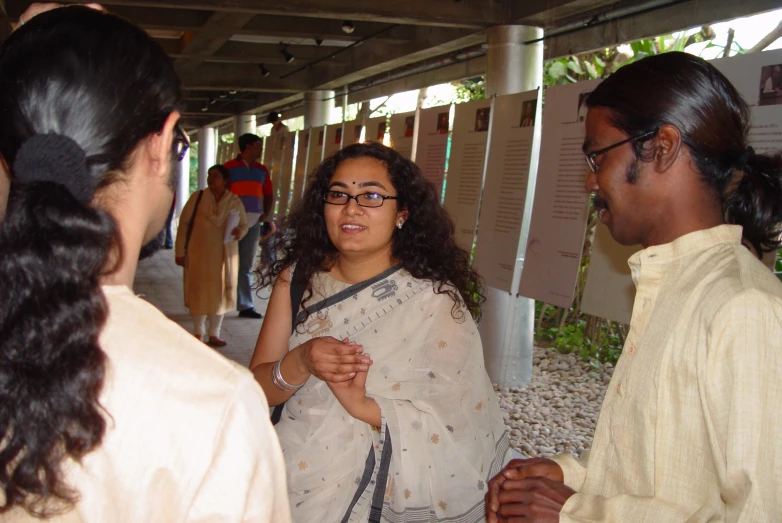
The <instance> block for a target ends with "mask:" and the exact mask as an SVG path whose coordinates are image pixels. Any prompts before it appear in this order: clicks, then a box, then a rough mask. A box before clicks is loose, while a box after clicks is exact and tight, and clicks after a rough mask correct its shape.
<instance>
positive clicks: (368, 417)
mask: <svg viewBox="0 0 782 523" xmlns="http://www.w3.org/2000/svg"><path fill="white" fill-rule="evenodd" d="M368 374H369V372H366V371H361V372H357V373H356V375H355V377H353V378H352V379H349V380H347V381H341V382H339V383H333V382H327V383H326V384H327V385H328V386H329V389H331V392H332V393H333V394H334V396H335V397H336V398H337V401H339V402H340V404H342V407H344V409H345V410H346V411H348V414H350V415H351V416H353V417H354V418H356V419H357V420H361V421H363V422H364V423H368V424H370V425H372V426H373V427H379V426H380V424H381V416H380V407H379V406H378V404H377V402H376V401H375V400H373V399H372V398H367V375H368Z"/></svg>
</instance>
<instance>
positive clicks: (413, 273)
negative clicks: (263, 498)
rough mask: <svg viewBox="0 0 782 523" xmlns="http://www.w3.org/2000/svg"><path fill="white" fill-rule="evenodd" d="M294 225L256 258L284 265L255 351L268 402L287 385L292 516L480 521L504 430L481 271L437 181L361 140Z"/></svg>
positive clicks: (503, 446) (331, 164)
mask: <svg viewBox="0 0 782 523" xmlns="http://www.w3.org/2000/svg"><path fill="white" fill-rule="evenodd" d="M286 231H287V232H286V237H285V238H284V240H283V242H282V244H283V245H282V257H281V258H280V260H279V261H278V262H276V264H272V265H271V266H267V267H265V268H262V269H261V276H262V278H261V279H262V283H261V284H262V285H266V284H268V283H270V282H271V280H272V279H273V278H274V277H275V276H279V277H278V278H277V279H276V282H275V284H274V290H273V292H272V296H271V299H270V303H269V307H268V313H267V316H266V319H265V321H264V325H263V327H262V330H261V334H260V336H259V338H258V343H257V345H256V350H255V354H254V356H253V360H252V362H251V364H250V366H251V369H252V370H253V373H254V374H255V376H256V379H257V380H258V382H259V383H260V384H261V386H262V387H263V388H264V392H265V393H266V395H267V397H268V399H269V404H270V405H275V404H280V403H282V402H283V401H286V400H287V401H286V403H285V406H284V410H283V412H282V416H281V420H280V422H279V423H278V424H277V433H278V435H279V437H280V443H281V445H282V447H283V455H284V456H285V461H286V466H287V473H288V487H289V495H290V498H291V505H292V507H291V510H292V516H293V520H294V521H296V522H302V523H304V522H308V523H309V522H316V521H322V522H329V523H331V522H340V521H345V522H366V521H370V522H380V521H387V522H408V523H412V522H430V521H457V522H465V523H467V522H479V521H484V502H483V499H484V495H485V493H486V484H487V481H488V479H489V478H491V477H492V475H493V474H494V473H495V472H496V471H497V470H499V469H500V468H501V466H502V465H503V463H505V462H506V461H507V459H508V455H509V445H508V438H507V435H506V432H505V425H504V422H503V417H502V415H501V412H500V409H499V404H498V401H497V398H496V395H495V393H494V390H493V387H492V384H491V382H490V380H489V378H488V375H487V374H486V370H485V367H484V362H483V351H482V347H481V341H480V336H479V334H478V331H477V328H476V325H475V321H474V318H475V317H477V316H478V315H479V311H480V303H481V301H482V296H481V294H480V284H479V279H478V276H477V274H475V272H473V271H472V269H471V268H470V265H469V256H468V254H467V253H466V252H465V251H464V250H462V249H460V248H459V247H458V246H457V245H456V242H455V240H454V237H453V225H452V223H451V221H450V220H449V218H448V216H447V214H446V213H445V211H444V210H443V209H442V207H441V205H440V203H439V198H438V197H437V195H436V194H435V191H434V189H433V188H432V186H431V185H430V184H428V183H427V182H426V181H425V179H424V178H423V175H422V174H421V172H420V170H419V169H418V167H416V166H415V164H413V163H412V162H410V161H408V160H405V159H404V158H402V156H401V155H399V154H398V153H397V152H395V151H393V150H392V149H389V148H387V147H385V146H383V145H380V144H374V143H373V144H357V145H351V146H349V147H346V148H345V149H343V150H342V151H340V152H338V153H337V154H336V155H335V156H334V157H332V158H329V159H327V160H325V161H324V162H323V164H322V165H321V166H320V167H319V168H318V169H317V170H316V172H315V173H314V174H313V181H312V183H311V185H310V187H309V188H308V189H307V193H306V195H305V197H304V199H303V200H302V202H301V203H300V204H299V206H298V207H297V208H296V209H295V210H294V211H293V213H292V214H291V216H290V217H289V219H288V221H287V223H286ZM291 282H293V284H292V283H291ZM305 287H306V291H304V289H305ZM302 291H303V292H304V293H303V297H301V298H300V296H301V292H302ZM291 300H295V301H294V302H292V301H291ZM292 303H295V304H296V305H295V307H293V308H292V306H291V304H292ZM294 311H295V312H296V319H295V322H294V319H293V315H294ZM294 324H295V326H296V327H295V329H292V326H293V325H294ZM292 330H293V334H292V335H291V331H292ZM340 340H344V341H340ZM348 340H349V341H348ZM370 354H371V356H370Z"/></svg>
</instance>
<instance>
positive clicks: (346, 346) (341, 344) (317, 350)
mask: <svg viewBox="0 0 782 523" xmlns="http://www.w3.org/2000/svg"><path fill="white" fill-rule="evenodd" d="M293 350H294V351H295V353H296V357H297V358H298V363H299V367H300V369H301V370H302V371H306V372H308V373H309V374H312V375H313V376H315V377H316V378H318V379H319V380H322V381H325V382H327V383H329V382H332V383H336V382H342V381H347V380H350V379H351V378H353V377H354V376H355V375H356V373H358V372H366V371H368V370H369V366H370V365H371V364H372V360H370V359H369V357H368V356H366V355H364V354H362V352H363V351H364V348H363V347H362V346H361V345H356V344H354V343H350V342H348V340H344V341H339V340H337V339H336V338H332V337H331V336H326V337H321V338H312V339H311V340H308V341H306V342H304V343H302V344H301V345H299V346H298V347H296V348H295V349H293Z"/></svg>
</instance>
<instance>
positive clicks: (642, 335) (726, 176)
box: [487, 53, 782, 523]
mask: <svg viewBox="0 0 782 523" xmlns="http://www.w3.org/2000/svg"><path fill="white" fill-rule="evenodd" d="M587 107H588V108H589V111H588V113H587V117H586V122H585V123H586V139H585V141H584V153H585V155H586V164H587V165H586V166H585V167H587V168H588V171H587V173H588V175H587V177H586V189H587V190H588V191H590V192H592V193H594V195H595V200H594V202H595V207H596V208H597V210H598V214H599V216H600V220H601V221H602V222H603V224H605V226H606V227H607V228H608V230H609V231H610V232H611V235H612V236H613V237H614V239H615V240H616V241H617V242H619V243H622V244H625V245H633V244H640V245H641V246H643V249H642V250H641V251H639V252H638V253H636V254H634V255H633V256H632V257H631V258H630V260H629V265H630V268H631V272H632V275H633V281H634V282H635V285H636V296H635V303H634V305H633V315H632V320H631V322H630V331H629V334H628V336H627V341H626V343H625V347H624V351H623V354H622V357H621V358H620V360H619V363H618V364H617V367H616V371H615V372H614V375H613V378H612V379H611V383H610V384H609V386H608V392H607V393H606V397H605V399H604V401H603V407H602V410H601V413H600V419H599V421H598V423H597V427H596V430H595V437H594V441H593V443H592V448H591V451H590V454H589V458H588V463H587V462H586V460H583V461H581V462H577V461H576V460H575V459H573V458H572V457H571V456H570V455H567V456H558V457H557V458H555V459H554V460H550V459H545V458H538V459H534V460H523V461H518V460H514V461H512V462H511V463H509V464H508V466H507V467H506V468H505V470H504V471H503V472H502V473H500V474H499V475H498V476H497V477H496V478H494V479H493V480H492V481H491V482H490V485H489V491H490V494H489V495H488V496H487V515H488V517H487V519H488V521H489V522H490V523H496V522H497V521H498V520H499V517H508V519H511V518H510V516H511V515H513V516H514V517H518V518H522V517H526V516H529V515H531V514H541V513H545V514H547V517H546V518H543V517H541V518H540V519H536V520H540V521H543V520H545V521H559V520H562V521H633V522H658V521H722V522H726V523H738V522H750V521H751V522H755V521H782V443H780V437H779V436H780V434H782V415H781V414H780V406H779V399H780V398H782V283H780V282H779V280H777V278H776V276H774V274H773V273H772V272H771V271H770V270H769V269H768V267H766V266H765V265H764V264H763V263H762V262H761V261H760V260H759V259H758V257H759V256H760V255H761V253H764V252H767V251H771V250H774V249H777V248H778V247H779V236H780V232H782V157H780V156H779V155H778V154H769V155H759V154H756V153H755V151H754V150H753V149H752V147H751V146H750V145H749V143H748V134H749V129H750V109H749V107H748V106H747V104H746V103H745V102H744V100H743V99H742V98H741V96H740V95H739V93H738V92H737V91H736V88H735V87H734V86H733V85H731V83H730V82H729V81H728V80H727V78H725V76H723V75H722V73H720V72H719V71H718V70H717V69H716V68H715V67H714V66H713V65H711V64H709V63H708V62H706V61H705V60H703V59H701V58H698V57H697V56H692V55H688V54H684V53H665V54H661V55H657V56H653V57H650V58H645V59H643V60H640V61H638V62H635V63H633V64H630V65H628V66H625V67H622V68H621V69H619V70H618V71H617V72H616V73H614V74H613V75H611V76H610V77H609V78H608V79H606V80H605V81H604V82H602V83H601V84H600V85H599V86H598V87H597V88H596V89H595V90H594V91H593V92H592V93H591V94H590V95H589V98H588V99H587ZM532 476H535V477H534V478H532ZM544 478H545V479H544ZM506 480H510V481H506Z"/></svg>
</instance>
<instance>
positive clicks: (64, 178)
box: [13, 133, 95, 205]
mask: <svg viewBox="0 0 782 523" xmlns="http://www.w3.org/2000/svg"><path fill="white" fill-rule="evenodd" d="M13 172H14V176H16V178H17V179H18V180H19V181H20V182H21V183H24V184H28V183H32V182H51V183H56V184H59V185H62V186H63V187H65V188H66V189H67V190H68V192H70V193H71V194H72V195H73V196H74V197H75V198H76V200H78V201H79V203H81V204H82V205H86V204H88V203H89V202H90V201H91V200H92V196H93V194H94V193H95V182H94V181H93V179H92V178H91V177H90V175H89V171H88V169H87V155H86V153H85V152H84V149H82V148H81V146H80V145H79V144H77V143H76V142H75V141H73V140H72V139H71V138H68V137H67V136H64V135H62V134H56V133H48V134H36V135H35V136H32V137H31V138H29V139H28V140H26V141H25V142H24V143H23V144H22V147H21V148H20V149H19V152H18V153H17V154H16V160H15V161H14V169H13Z"/></svg>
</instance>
